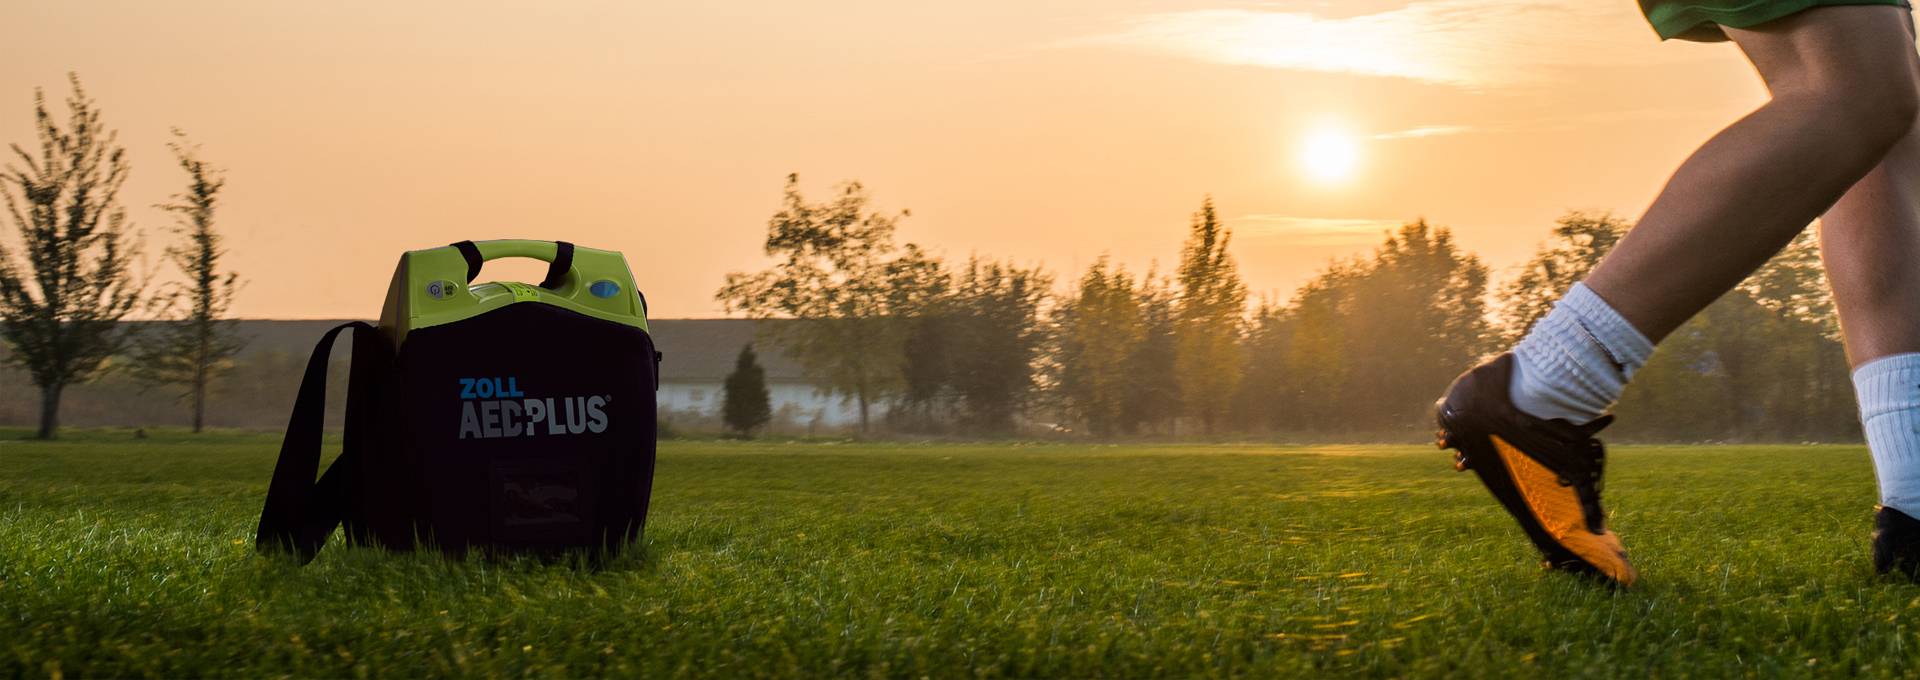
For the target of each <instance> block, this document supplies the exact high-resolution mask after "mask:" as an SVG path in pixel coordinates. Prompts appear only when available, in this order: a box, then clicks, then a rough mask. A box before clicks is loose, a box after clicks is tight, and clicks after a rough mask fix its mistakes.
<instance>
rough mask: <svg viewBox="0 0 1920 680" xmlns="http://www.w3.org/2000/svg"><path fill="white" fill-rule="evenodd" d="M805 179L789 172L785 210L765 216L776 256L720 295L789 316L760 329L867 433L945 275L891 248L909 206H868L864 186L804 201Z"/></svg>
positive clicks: (727, 301)
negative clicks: (846, 406)
mask: <svg viewBox="0 0 1920 680" xmlns="http://www.w3.org/2000/svg"><path fill="white" fill-rule="evenodd" d="M799 184H800V178H799V176H798V175H788V176H787V186H786V191H785V197H786V198H785V207H784V208H782V209H781V210H780V212H778V213H775V214H774V215H773V217H772V218H771V219H770V220H768V223H767V242H766V252H767V254H768V255H771V256H773V257H775V258H776V260H777V261H776V262H775V263H774V265H773V266H772V267H771V268H769V269H767V270H765V271H761V272H758V273H753V274H746V273H739V272H735V273H730V274H728V275H727V279H726V283H725V285H723V286H722V287H721V288H720V291H719V292H718V293H716V295H715V297H716V298H718V299H719V300H720V301H721V302H722V303H723V304H724V305H725V307H726V310H727V311H729V312H733V311H740V312H744V313H746V314H747V316H748V317H750V318H756V319H765V318H791V319H793V321H790V322H787V323H781V324H769V325H767V326H763V327H765V328H771V329H772V331H771V337H770V338H769V339H770V340H772V341H774V342H775V343H777V344H778V345H779V346H780V347H781V349H782V350H783V351H785V352H786V353H787V354H788V356H791V357H793V359H794V360H795V361H798V362H799V363H800V365H801V366H802V367H804V368H805V369H806V370H807V372H808V373H809V374H810V375H812V376H814V377H816V378H818V379H820V380H822V381H824V382H825V384H826V385H827V387H828V388H829V389H831V390H832V391H833V392H835V393H836V394H841V395H844V396H846V397H848V398H850V399H853V400H854V401H855V402H856V403H857V404H858V405H859V409H860V431H861V432H866V431H868V429H869V424H870V423H871V409H872V406H873V404H875V403H877V402H879V401H881V400H882V399H885V398H887V397H889V396H892V395H894V394H896V393H897V392H899V391H900V389H901V388H902V386H903V384H904V382H905V380H904V377H903V373H902V364H903V363H904V360H905V341H906V337H907V333H908V331H909V329H910V328H911V326H910V324H909V321H910V320H911V318H912V315H913V313H914V312H916V311H918V310H921V309H924V308H926V307H927V306H928V305H929V304H930V302H931V301H932V300H933V299H934V298H935V297H936V296H937V295H938V292H939V290H940V288H941V285H942V282H943V281H944V280H945V279H946V275H945V273H944V271H943V269H942V267H941V265H940V261H939V260H937V259H935V258H933V257H932V256H930V255H928V254H926V253H925V252H924V251H922V250H920V248H919V247H918V246H915V245H913V244H907V245H906V246H895V245H894V242H893V233H894V228H895V225H896V224H897V223H898V222H899V220H900V218H902V217H906V216H907V214H908V213H906V212H905V211H902V212H901V213H899V214H898V215H883V214H880V213H876V212H871V211H869V210H868V208H867V203H868V200H869V199H868V197H867V193H866V190H865V189H864V188H862V187H861V186H860V183H858V182H848V183H844V184H841V185H839V187H837V195H836V196H835V197H834V198H833V199H832V200H830V201H827V202H824V203H808V202H807V201H806V198H805V197H803V196H802V195H801V194H800V188H799Z"/></svg>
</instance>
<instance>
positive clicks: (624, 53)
mask: <svg viewBox="0 0 1920 680" xmlns="http://www.w3.org/2000/svg"><path fill="white" fill-rule="evenodd" d="M0 25H4V26H7V27H8V31H7V33H8V37H7V39H6V40H5V41H4V46H0V50H3V51H4V56H0V142H6V143H14V144H29V143H31V141H32V139H33V137H32V135H33V130H32V104H33V92H34V89H35V88H43V89H45V90H46V92H47V94H48V96H49V98H50V99H52V100H53V101H54V102H56V103H57V102H59V101H60V98H61V97H63V96H64V95H65V91H66V87H67V85H66V74H67V73H68V72H74V73H78V74H79V76H80V78H81V80H82V82H83V83H84V84H85V86H86V88H87V90H88V93H89V94H90V95H92V96H93V97H94V98H95V99H96V100H97V101H98V104H99V106H100V107H101V109H102V110H103V111H104V112H105V113H104V118H105V122H106V123H107V124H108V125H109V126H110V127H113V128H116V129H118V130H119V133H120V141H121V143H122V144H123V145H124V146H125V147H126V148H127V153H128V155H129V157H130V159H131V160H132V164H133V175H132V178H131V179H130V181H129V182H128V184H127V186H126V189H125V190H124V191H123V193H122V202H123V203H124V204H125V205H126V207H127V209H128V213H129V215H130V216H131V217H132V219H133V221H134V224H135V226H136V227H138V228H140V229H142V230H144V231H145V232H146V240H147V242H148V250H149V251H150V252H157V251H158V249H159V246H161V245H163V244H164V242H165V239H166V234H165V229H166V227H167V225H168V223H169V219H168V217H167V216H166V215H165V214H164V213H162V212H161V211H159V210H158V209H155V208H154V207H153V206H154V205H155V204H158V203H162V202H164V201H166V200H167V198H168V196H169V195H171V194H172V193H174V192H177V191H179V190H180V188H181V187H182V186H183V185H184V179H183V177H182V174H181V172H180V170H179V169H178V168H177V167H175V166H174V165H173V163H172V160H171V158H170V156H169V152H168V151H167V148H166V143H167V141H168V140H169V130H170V129H173V128H179V129H181V130H183V131H185V132H186V133H187V134H188V135H189V136H190V137H191V139H193V140H194V141H195V142H197V143H198V144H199V145H200V147H201V153H202V155H203V156H204V157H205V158H206V159H207V160H208V161H211V162H212V163H214V164H216V165H219V166H221V167H223V168H225V169H226V170H227V173H228V184H227V187H226V189H225V191H224V192H223V195H222V200H223V205H222V207H221V209H220V213H219V226H220V227H221V229H223V230H224V232H225V234H226V236H227V239H228V241H227V245H228V246H229V247H230V248H231V256H230V260H229V261H230V264H231V266H232V267H233V269H235V270H237V271H239V272H240V274H241V276H242V278H243V279H245V281H246V286H245V288H244V289H243V290H242V292H241V294H240V297H239V299H238V300H237V302H236V304H235V307H234V311H235V313H236V314H237V315H239V316H243V317H249V318H342V317H360V318H365V317H371V316H375V315H377V314H378V310H379V306H380V303H381V300H382V298H383V297H384V291H385V288H386V285H387V283H388V279H389V276H390V275H391V272H392V268H393V266H394V263H395V262H396V260H397V258H398V256H399V254H400V253H401V252H403V251H405V250H409V249H418V248H427V247H434V246H439V245H444V244H446V243H449V242H452V241H456V240H461V239H469V238H471V239H485V238H538V239H560V240H568V241H573V242H575V243H577V244H580V245H583V246H591V247H597V248H606V249H611V250H618V251H621V252H622V253H624V254H625V255H626V257H627V260H628V262H629V264H630V265H631V266H632V268H633V270H634V274H635V277H636V279H637V281H638V284H639V286H640V287H641V289H642V290H643V291H644V292H645V293H646V295H647V298H648V300H649V302H650V303H651V305H652V307H653V316H655V317H658V318H675V317H714V316H722V315H723V311H722V309H721V307H720V305H719V304H718V303H717V302H716V301H715V300H714V297H713V294H714V292H715V290H716V289H717V288H718V287H719V286H720V284H721V281H722V279H723V277H724V276H725V274H726V273H727V272H730V271H749V270H755V269H759V268H761V267H764V266H765V265H766V264H768V263H769V260H768V259H767V258H766V257H765V255H764V253H763V251H762V249H761V246H762V243H763V240H764V237H765V229H766V221H767V218H768V216H770V215H771V214H772V213H773V212H775V211H776V210H777V209H778V208H779V205H780V198H781V193H780V192H781V187H782V184H783V182H784V180H785V177H786V175H787V174H789V173H798V174H799V176H800V178H801V183H802V187H803V189H804V190H805V191H806V192H808V193H810V194H813V195H815V196H819V197H825V196H827V194H828V192H829V191H830V190H831V189H832V187H833V186H834V185H835V184H836V183H838V182H841V181H846V180H858V181H860V182H861V183H863V184H864V185H865V186H866V188H867V189H868V191H869V193H870V194H871V195H872V197H873V199H874V204H875V206H876V207H877V208H879V209H881V210H886V211H897V210H902V209H906V210H910V211H911V213H912V214H911V217H908V218H907V219H905V220H903V221H902V222H901V224H900V229H899V234H898V236H899V238H900V240H902V241H911V242H915V243H919V244H921V245H923V246H926V247H928V248H930V249H932V250H933V251H934V252H935V253H938V254H942V255H944V256H945V257H947V258H949V259H953V260H964V259H965V258H967V257H968V256H969V255H974V254H978V255H982V256H988V257H995V258H1002V259H1010V260H1013V261H1016V262H1018V263H1021V264H1024V265H1040V266H1044V267H1046V268H1047V269H1048V270H1050V271H1052V272H1054V273H1055V274H1056V276H1057V277H1058V278H1059V279H1060V280H1061V281H1062V285H1063V286H1064V285H1065V282H1068V281H1071V280H1072V279H1075V278H1077V277H1078V274H1079V273H1080V272H1082V271H1084V270H1085V268H1086V267H1087V266H1088V265H1089V264H1091V263H1092V262H1094V261H1095V260H1096V259H1097V258H1099V257H1101V256H1103V255H1105V256H1108V257H1111V258H1112V259H1113V260H1115V261H1117V262H1119V263H1121V264H1123V265H1125V266H1126V267H1127V268H1128V269H1130V270H1132V271H1134V272H1141V271H1144V270H1146V269H1148V268H1150V267H1154V266H1158V267H1159V269H1160V270H1161V271H1165V270H1166V269H1167V268H1168V266H1169V265H1170V263H1172V262H1173V261H1174V260H1175V259H1176V258H1177V257H1178V253H1179V248H1180V244H1181V241H1182V239H1183V237H1184V232H1185V228H1186V225H1187V223H1188V220H1189V217H1190V215H1191V214H1192V213H1193V212H1194V211H1195V210H1197V209H1198V208H1199V206H1200V204H1201V202H1202V200H1203V199H1204V198H1206V197H1207V196H1211V197H1212V198H1213V200H1214V201H1215V203H1216V204H1217V206H1218V208H1219V210H1220V213H1221V215H1222V216H1223V217H1225V218H1226V219H1227V220H1228V223H1229V226H1231V227H1232V228H1233V229H1234V231H1235V236H1234V241H1233V245H1232V251H1233V254H1234V256H1235V257H1236V258H1237V260H1238V262H1239V264H1240V268H1241V271H1242V273H1243V275H1244V276H1245V278H1246V280H1247V283H1248V286H1249V289H1250V290H1251V291H1252V293H1253V294H1254V295H1255V296H1256V297H1258V296H1262V295H1264V296H1267V297H1269V298H1273V299H1276V300H1278V301H1282V302H1283V301H1284V300H1285V299H1286V298H1288V297H1289V296H1291V294H1292V291H1293V289H1294V288H1295V287H1297V286H1298V285H1299V284H1301V283H1303V282H1304V281H1306V280H1307V279H1309V278H1311V277H1312V276H1313V275H1314V274H1315V273H1316V272H1317V271H1318V270H1320V269H1321V268H1322V267H1324V266H1325V265H1326V264H1327V262H1328V261H1329V260H1330V259H1333V258H1342V257H1349V256H1353V255H1356V254H1363V253H1365V252H1367V251H1369V250H1370V249H1372V248H1373V247H1374V246H1375V245H1377V244H1378V243H1379V242H1380V240H1381V238H1382V235H1383V233H1384V231H1385V230H1386V229H1389V228H1391V227H1393V226H1394V225H1396V224H1399V223H1401V222H1405V221H1409V220H1412V219H1415V218H1425V219H1427V220H1428V221H1429V222H1430V223H1433V224H1436V225H1440V226H1446V227H1449V228H1451V229H1452V230H1453V231H1454V233H1455V235H1456V238H1457V240H1458V241H1459V243H1460V244H1461V245H1462V246H1463V247H1465V248H1466V249H1468V250H1470V251H1472V252H1474V253H1477V254H1478V255H1480V256H1481V257H1482V258H1483V259H1485V261H1486V262H1487V263H1488V264H1489V265H1491V266H1493V267H1494V269H1495V274H1496V276H1503V275H1507V274H1509V273H1510V272H1511V270H1512V268H1513V267H1514V266H1515V265H1517V264H1518V263H1519V262H1521V261H1523V260H1524V259H1525V257H1526V256H1527V254H1528V253H1529V252H1531V251H1532V250H1533V248H1534V247H1535V246H1536V245H1538V244H1539V242H1540V241H1541V240H1542V239H1543V238H1544V237H1545V236H1546V234H1547V230H1548V229H1549V228H1550V227H1551V226H1552V223H1553V220H1554V219H1555V218H1556V217H1558V216H1559V215H1561V214H1563V213H1564V212H1566V211H1568V210H1608V211H1612V212H1614V213H1616V214H1618V215H1621V216H1623V217H1628V218H1632V217H1635V216H1637V215H1638V214H1639V213H1640V212H1641V211H1642V210H1644V209H1645V207H1646V205H1647V204H1648V203H1649V202H1650V201H1651V200H1652V198H1653V197H1654V195H1655V194H1656V192H1658V191H1659V189H1660V187H1661V185H1662V184H1663V183H1664V182H1665V181H1666V178H1667V176H1668V175H1669V174H1670V173H1671V171H1672V169H1673V168H1674V167H1675V166H1676V165H1678V164H1679V162H1680V161H1681V160H1682V159H1684V158H1685V157H1686V155H1687V154H1688V153H1690V152H1691V151H1692V150H1693V148H1694V147H1695V146H1697V145H1698V144H1699V143H1700V142H1702V141H1704V140H1705V139H1706V138H1707V137H1709V136H1711V135H1712V134H1713V133H1714V132H1715V131H1716V130H1718V129H1719V128H1720V127H1722V126H1724V125H1725V124H1727V123H1729V122H1731V121H1732V120H1734V119H1736V118H1738V117H1739V116H1740V115H1742V114H1743V113H1745V112H1746V111H1748V110H1751V109H1752V108H1753V107H1754V106H1756V105H1758V104H1759V103H1760V102H1761V101H1762V100H1763V98H1764V96H1765V94H1764V90H1763V88H1762V86H1761V84H1760V81H1759V79H1758V78H1757V77H1756V76H1754V75H1753V73H1752V71H1751V68H1750V67H1749V66H1748V65H1747V64H1746V62H1745V61H1744V59H1742V58H1741V56H1740V54H1739V52H1738V50H1736V49H1735V48H1733V47H1732V46H1730V45H1728V44H1725V43H1721V44H1698V43H1684V42H1678V41H1674V42H1667V43H1662V42H1660V41H1659V40H1658V39H1657V38H1656V37H1655V35H1654V33H1653V31H1652V30H1651V29H1650V28H1648V27H1647V25H1646V23H1645V21H1644V20H1643V19H1642V18H1641V17H1640V15H1639V13H1638V9H1637V7H1636V5H1635V3H1633V2H1627V1H1626V0H1608V1H1606V2H1587V3H1569V2H1562V1H1557V0H1556V1H1553V2H1532V1H1527V0H1418V1H1411V2H1409V1H1404V0H1402V1H1398V2H1389V1H1381V0H1298V1H1288V0H1279V1H1274V2H1247V3H1229V2H1162V1H1154V0H1053V1H1038V0H970V1H969V2H965V3H958V2H897V1H880V0H872V1H868V0H857V1H855V0H811V1H808V2H791V1H772V0H766V1H761V0H733V1H731V2H663V1H660V0H643V1H641V2H561V1H555V2H539V3H536V2H493V1H491V0H464V1H462V2H402V3H392V2H355V1H347V2H328V3H291V2H252V1H242V0H232V1H226V2H215V1H209V0H169V1H168V2H146V1H136V0H99V1H89V2H53V1H40V0H20V1H16V2H8V3H0ZM4 231H6V232H8V233H11V231H12V230H11V229H10V228H9V229H6V230H4ZM149 259H150V260H153V261H152V262H150V266H151V267H152V268H155V269H161V267H160V263H159V262H158V259H157V258H154V257H150V258H149ZM543 272H544V265H542V264H540V263H535V262H522V263H511V264H509V263H502V264H501V265H499V266H492V265H490V266H489V268H488V270H487V273H486V274H483V275H482V278H483V279H493V278H501V279H514V280H524V281H538V280H539V278H540V276H541V274H542V273H543ZM165 275H166V274H165V272H164V270H162V273H161V276H162V277H163V278H164V276H165Z"/></svg>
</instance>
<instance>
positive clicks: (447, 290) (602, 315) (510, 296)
mask: <svg viewBox="0 0 1920 680" xmlns="http://www.w3.org/2000/svg"><path fill="white" fill-rule="evenodd" d="M474 246H476V247H477V248H478V249H479V251H480V259H481V261H482V262H487V261H491V260H496V259H500V258H503V257H528V258H533V259H536V260H540V261H543V262H549V263H551V262H553V259H554V257H555V253H556V252H557V251H558V247H557V246H556V245H555V244H554V242H552V241H530V240H525V239H502V240H495V241H475V242H474ZM485 273H486V272H485V269H484V268H483V269H482V270H481V274H482V275H483V276H484V275H485ZM596 286H597V288H596ZM609 286H611V287H609ZM521 303H534V304H545V305H553V306H555V307H560V308H564V309H568V310H571V311H575V312H579V313H581V314H585V315H587V316H591V317H594V318H596V319H605V320H607V321H612V322H614V323H620V324H626V325H628V326H634V327H636V328H639V329H640V330H643V331H644V330H647V308H646V303H645V302H644V301H643V300H642V298H641V296H640V291H639V290H638V288H637V287H636V286H635V285H634V282H633V272H632V271H631V270H629V269H627V260H626V258H625V257H622V256H621V255H620V253H618V252H615V251H611V250H599V249H595V248H585V247H581V246H574V248H573V267H572V268H571V269H568V270H567V272H566V275H565V278H564V280H562V281H561V283H560V285H559V286H557V287H555V288H552V289H547V288H542V287H540V286H537V285H534V284H529V283H521V282H518V281H486V282H477V283H473V284H471V285H469V284H468V282H467V260H466V258H465V257H463V256H461V255H460V250H459V249H458V248H455V247H453V246H442V247H439V248H428V249H425V250H409V251H407V252H406V253H405V254H403V255H401V256H400V265H399V266H398V267H395V268H394V270H393V282H392V284H390V285H389V286H388V288H387V302H386V305H385V306H384V307H382V308H381V310H380V329H381V330H382V331H384V332H386V334H387V337H389V338H392V339H393V344H394V346H395V347H399V346H400V344H401V343H402V342H405V341H406V338H407V333H408V332H410V331H412V330H414V329H417V328H427V327H430V326H438V325H441V324H448V323H453V322H455V321H459V320H461V319H467V318H471V317H475V316H479V315H481V314H485V313H487V312H489V311H492V310H495V309H499V308H501V307H505V306H507V305H512V304H521Z"/></svg>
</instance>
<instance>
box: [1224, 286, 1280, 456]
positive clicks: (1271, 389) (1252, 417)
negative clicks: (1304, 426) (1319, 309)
mask: <svg viewBox="0 0 1920 680" xmlns="http://www.w3.org/2000/svg"><path fill="white" fill-rule="evenodd" d="M1292 321H1293V320H1292V319H1291V318H1290V317H1289V316H1288V314H1287V313H1286V310H1285V309H1283V308H1281V307H1279V306H1277V305H1274V304H1273V303H1271V302H1269V301H1268V300H1266V299H1264V298H1263V299H1262V300H1261V301H1260V307H1259V308H1258V309H1256V310H1255V311H1254V313H1253V322H1252V324H1250V328H1249V331H1248V333H1247V340H1246V347H1245V351H1243V352H1242V353H1241V356H1242V361H1243V362H1244V363H1243V365H1242V368H1241V374H1242V375H1244V376H1246V377H1245V379H1243V380H1241V381H1240V388H1239V391H1238V392H1237V393H1236V394H1235V397H1234V402H1233V422H1234V424H1235V425H1236V426H1238V427H1240V428H1243V429H1247V430H1261V429H1272V428H1278V427H1281V426H1282V425H1283V424H1284V421H1285V418H1286V414H1285V412H1284V410H1283V409H1284V408H1286V407H1287V405H1288V401H1289V398H1290V396H1291V395H1289V394H1288V387H1289V386H1290V385H1289V384H1290V383H1291V382H1292V376H1291V375H1290V374H1289V373H1288V371H1287V365H1286V360H1287V352H1288V350H1289V349H1291V344H1292V343H1291V342H1290V341H1291V340H1292V333H1293V327H1292Z"/></svg>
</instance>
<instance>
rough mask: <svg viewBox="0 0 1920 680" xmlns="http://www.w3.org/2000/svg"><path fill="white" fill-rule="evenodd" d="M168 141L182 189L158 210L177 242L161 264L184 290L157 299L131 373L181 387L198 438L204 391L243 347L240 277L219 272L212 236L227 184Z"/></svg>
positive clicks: (216, 239)
mask: <svg viewBox="0 0 1920 680" xmlns="http://www.w3.org/2000/svg"><path fill="white" fill-rule="evenodd" d="M174 135H175V137H176V140H175V141H174V142H173V143H171V144H168V148H170V149H172V150H173V154H174V158H175V159H176V160H177V161H178V162H179V163H180V168H181V169H182V170H185V171H186V173H187V190H186V191H185V192H183V193H180V194H176V195H175V196H174V202H173V203H168V204H164V205H162V206H160V207H161V208H162V209H164V210H166V211H168V212H171V213H173V215H174V227H173V232H174V234H176V235H177V236H179V237H180V239H181V240H182V242H181V243H176V244H174V245H172V246H168V247H167V251H166V256H167V260H168V261H169V262H172V263H173V265H174V266H176V267H179V268H180V272H181V273H182V274H184V275H185V276H186V278H187V283H186V285H185V286H174V287H172V288H170V289H169V290H167V291H165V292H164V293H162V295H161V297H160V298H159V299H158V300H156V305H157V307H158V308H159V309H160V312H159V315H158V316H159V319H160V320H159V321H158V322H157V323H156V324H154V325H153V326H151V327H150V328H151V331H150V332H148V333H143V334H142V335H141V337H139V338H138V342H135V343H133V362H132V365H131V366H130V367H129V368H130V370H131V373H132V375H133V377H134V379H135V380H138V381H139V382H141V383H142V384H145V385H149V386H153V385H178V386H180V387H181V388H182V394H181V397H183V398H185V399H187V400H188V402H189V403H190V404H191V405H192V409H193V431H194V432H199V431H200V430H201V429H202V428H203V427H204V426H205V423H206V412H207V389H208V386H209V385H210V384H211V383H212V382H213V381H214V380H215V379H217V378H219V377H221V376H223V375H225V374H226V373H227V372H228V371H229V370H231V369H232V366H233V357H234V355H236V354H239V353H240V350H241V349H242V348H244V347H245V346H246V341H245V339H244V338H241V337H240V334H239V327H238V325H237V322H235V321H234V320H233V319H231V318H228V317H227V310H228V308H229V307H231V305H232V304H233V296H234V293H235V292H237V291H238V289H239V285H240V283H239V281H240V276H239V274H236V273H234V272H232V271H222V270H221V268H220V258H221V256H223V255H225V254H226V251H225V249H223V248H221V247H220V241H221V237H220V234H219V233H218V232H216V231H215V230H214V209H215V206H216V203H217V200H218V198H219V195H220V189H221V187H223V186H225V185H226V180H225V179H224V178H223V177H221V172H220V171H219V169H217V168H215V167H213V166H212V165H210V164H208V163H207V162H206V161H204V160H201V158H200V156H199V150H198V148H197V147H196V146H194V145H192V144H189V143H187V141H186V137H185V135H183V134H181V133H180V131H178V130H175V131H174Z"/></svg>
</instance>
